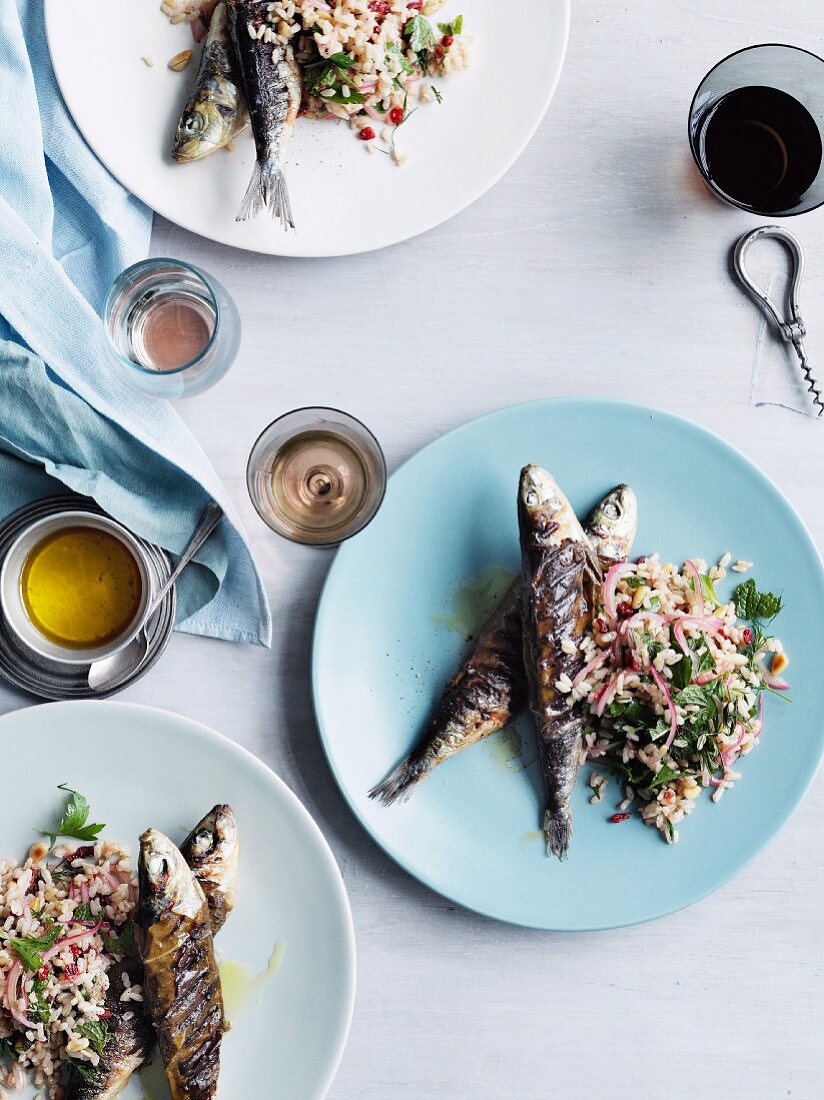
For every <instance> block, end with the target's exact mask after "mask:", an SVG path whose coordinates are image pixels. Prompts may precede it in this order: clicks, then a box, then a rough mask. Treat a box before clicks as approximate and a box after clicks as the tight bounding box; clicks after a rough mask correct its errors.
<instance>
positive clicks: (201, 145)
mask: <svg viewBox="0 0 824 1100" xmlns="http://www.w3.org/2000/svg"><path fill="white" fill-rule="evenodd" d="M226 136H227V127H226V119H225V117H224V115H223V113H222V112H221V110H220V107H219V106H218V105H217V104H216V103H215V102H214V100H213V99H212V98H204V99H199V100H197V101H196V102H195V104H194V106H193V107H192V109H191V110H189V111H184V113H183V116H182V117H181V119H180V122H179V123H178V124H177V133H176V134H175V142H174V147H173V148H172V156H173V157H174V158H175V160H176V161H177V162H178V164H188V163H189V162H191V161H193V160H200V158H201V157H205V156H206V155H207V154H208V153H211V152H213V151H214V150H215V149H217V148H219V147H220V146H221V145H223V144H224V143H225V141H226Z"/></svg>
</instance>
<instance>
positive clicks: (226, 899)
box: [180, 805, 238, 936]
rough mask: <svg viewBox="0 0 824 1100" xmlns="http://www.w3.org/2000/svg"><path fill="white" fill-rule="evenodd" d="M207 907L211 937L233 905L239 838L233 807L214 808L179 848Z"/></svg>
mask: <svg viewBox="0 0 824 1100" xmlns="http://www.w3.org/2000/svg"><path fill="white" fill-rule="evenodd" d="M180 851H181V854H182V856H183V858H184V859H185V860H186V862H187V863H188V864H189V866H190V867H191V869H192V871H193V872H194V876H195V878H196V879H197V881H198V882H199V883H200V885H201V887H202V889H203V893H204V894H205V895H206V901H207V902H208V904H209V918H210V921H211V926H212V935H213V936H214V935H216V934H217V933H218V932H219V931H220V929H221V928H222V927H223V925H224V923H225V921H226V918H227V917H228V915H229V913H231V911H232V909H233V908H234V904H235V884H236V882H237V861H238V835H237V824H236V822H235V815H234V814H233V813H232V807H231V806H226V805H220V806H215V807H214V809H212V810H210V812H209V813H208V814H207V815H206V816H205V817H204V818H203V820H202V821H201V822H200V823H199V824H198V825H195V827H194V829H192V831H191V832H190V833H189V835H188V836H187V837H186V839H185V840H184V841H183V843H182V844H181V846H180Z"/></svg>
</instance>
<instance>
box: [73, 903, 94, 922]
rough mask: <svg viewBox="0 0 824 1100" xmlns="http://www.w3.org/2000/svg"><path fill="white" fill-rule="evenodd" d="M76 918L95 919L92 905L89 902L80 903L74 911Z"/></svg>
mask: <svg viewBox="0 0 824 1100" xmlns="http://www.w3.org/2000/svg"><path fill="white" fill-rule="evenodd" d="M74 919H75V920H94V917H93V916H92V907H91V905H89V904H88V903H87V904H85V905H78V906H77V907H76V909H75V911H74Z"/></svg>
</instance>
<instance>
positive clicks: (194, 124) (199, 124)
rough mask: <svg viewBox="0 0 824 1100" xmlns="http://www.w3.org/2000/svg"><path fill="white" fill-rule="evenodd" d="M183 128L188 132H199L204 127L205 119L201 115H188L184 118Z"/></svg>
mask: <svg viewBox="0 0 824 1100" xmlns="http://www.w3.org/2000/svg"><path fill="white" fill-rule="evenodd" d="M183 129H184V130H185V132H186V133H187V134H199V133H200V131H201V130H202V129H203V119H202V117H201V116H200V115H196V114H193V115H186V117H185V118H184V119H183Z"/></svg>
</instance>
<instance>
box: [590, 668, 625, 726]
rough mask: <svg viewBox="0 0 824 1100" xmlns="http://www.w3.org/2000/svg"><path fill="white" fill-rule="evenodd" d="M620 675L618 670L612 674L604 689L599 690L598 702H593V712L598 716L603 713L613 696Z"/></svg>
mask: <svg viewBox="0 0 824 1100" xmlns="http://www.w3.org/2000/svg"><path fill="white" fill-rule="evenodd" d="M620 676H621V673H620V672H618V673H616V674H615V676H613V677H612V679H611V680H610V681H609V683H608V684H607V685H606V687H605V688H604V690H603V691H602V692H601V695H600V697H599V699H598V702H597V703H596V704H595V714H597V715H598V717H599V718H600V717H601V715H602V714H603V713H604V711H605V710H606V708H607V706H608V705H609V704H610V703H611V702H612V700H613V699H614V698H615V693H616V691H617V690H618V680H619V677H620Z"/></svg>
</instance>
